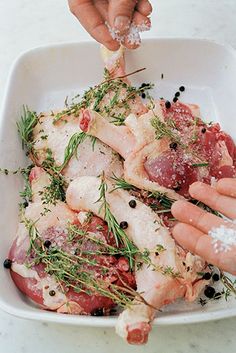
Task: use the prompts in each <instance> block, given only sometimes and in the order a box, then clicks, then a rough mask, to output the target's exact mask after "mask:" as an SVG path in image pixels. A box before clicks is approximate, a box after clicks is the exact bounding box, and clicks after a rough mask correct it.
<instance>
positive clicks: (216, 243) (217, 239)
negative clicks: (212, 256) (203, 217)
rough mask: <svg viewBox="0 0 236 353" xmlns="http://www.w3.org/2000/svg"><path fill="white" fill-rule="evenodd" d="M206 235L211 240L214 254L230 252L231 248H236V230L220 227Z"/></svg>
mask: <svg viewBox="0 0 236 353" xmlns="http://www.w3.org/2000/svg"><path fill="white" fill-rule="evenodd" d="M208 234H209V235H210V237H211V238H212V244H213V247H214V250H215V253H216V254H217V253H219V252H227V251H230V250H231V248H232V246H236V229H233V228H228V227H225V226H224V225H221V226H220V227H218V228H212V229H211V230H210V231H209V232H208Z"/></svg>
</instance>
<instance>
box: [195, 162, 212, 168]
mask: <svg viewBox="0 0 236 353" xmlns="http://www.w3.org/2000/svg"><path fill="white" fill-rule="evenodd" d="M208 166H209V163H208V162H202V163H193V164H192V167H208Z"/></svg>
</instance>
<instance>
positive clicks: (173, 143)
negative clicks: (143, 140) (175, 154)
mask: <svg viewBox="0 0 236 353" xmlns="http://www.w3.org/2000/svg"><path fill="white" fill-rule="evenodd" d="M169 147H170V149H171V150H174V151H176V150H177V147H178V144H177V143H176V142H171V143H170V145H169Z"/></svg>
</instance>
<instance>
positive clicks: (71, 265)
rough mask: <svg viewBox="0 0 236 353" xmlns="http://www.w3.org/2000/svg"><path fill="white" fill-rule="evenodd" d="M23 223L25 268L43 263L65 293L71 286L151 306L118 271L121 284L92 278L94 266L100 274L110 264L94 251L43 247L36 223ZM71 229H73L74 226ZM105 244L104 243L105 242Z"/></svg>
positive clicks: (117, 300) (123, 303)
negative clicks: (26, 235)
mask: <svg viewBox="0 0 236 353" xmlns="http://www.w3.org/2000/svg"><path fill="white" fill-rule="evenodd" d="M24 224H25V226H26V228H27V229H28V232H29V239H30V247H29V250H28V262H27V263H26V265H27V267H32V266H35V265H38V264H40V263H42V264H44V265H45V272H46V273H48V274H50V275H52V276H53V277H54V278H55V280H56V281H57V283H58V284H60V287H61V290H63V291H64V292H66V291H67V290H68V289H69V288H72V289H74V291H76V292H78V293H80V292H84V293H86V294H88V295H93V294H95V293H97V294H99V295H103V296H106V297H107V298H110V299H111V300H113V301H114V302H115V303H116V304H118V305H120V306H122V307H127V306H131V304H132V305H133V300H134V299H135V301H136V302H143V303H145V304H146V305H149V306H151V305H150V304H149V303H147V302H146V300H145V299H144V298H143V297H142V295H141V294H139V293H137V292H136V291H135V290H134V289H133V288H131V287H130V286H129V285H127V284H126V283H125V282H124V281H123V279H122V278H121V276H120V275H119V273H118V272H117V276H118V278H119V280H120V282H121V283H122V285H118V284H115V283H108V282H106V281H104V280H103V278H102V277H101V278H95V276H94V268H95V267H98V268H99V270H100V271H101V273H104V274H106V273H108V272H109V270H110V268H109V266H106V265H101V263H99V261H97V260H96V258H95V257H94V254H93V253H91V254H90V255H93V256H90V257H88V256H85V253H84V252H83V251H81V252H79V253H78V254H77V253H76V254H72V253H67V252H65V251H64V250H62V249H59V248H58V247H56V246H52V247H51V248H50V249H48V248H45V246H44V239H43V238H41V236H40V234H39V232H38V230H37V228H36V222H33V221H31V220H28V219H24ZM73 232H75V226H74V225H73ZM76 233H77V234H79V235H81V234H82V235H83V236H84V235H85V234H86V233H81V232H80V230H78V231H77V232H76ZM90 240H91V237H90ZM105 245H106V246H107V244H105Z"/></svg>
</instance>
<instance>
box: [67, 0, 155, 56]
mask: <svg viewBox="0 0 236 353" xmlns="http://www.w3.org/2000/svg"><path fill="white" fill-rule="evenodd" d="M68 3H69V7H70V10H71V12H72V13H73V14H74V15H75V16H76V17H77V18H78V20H79V21H80V23H81V24H82V26H83V27H84V28H85V29H86V30H87V31H88V33H89V34H90V35H91V36H92V37H93V38H94V39H96V40H97V41H98V42H99V43H101V44H103V45H105V46H106V47H107V48H108V49H110V50H118V49H119V47H120V43H119V41H118V40H116V39H117V38H116V39H114V38H112V35H111V31H109V29H108V26H107V25H106V24H107V23H108V24H109V27H110V28H111V29H112V32H113V33H114V34H116V35H115V37H122V38H123V40H122V44H123V45H124V46H126V47H127V48H131V49H134V48H136V47H138V46H139V44H140V43H138V42H132V41H130V40H129V36H128V34H129V30H130V25H131V23H132V24H133V25H135V26H138V27H140V28H141V26H144V25H145V26H146V27H147V28H150V20H149V18H148V15H150V13H151V12H152V6H151V4H150V2H149V1H148V0H68ZM113 37H114V36H113Z"/></svg>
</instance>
